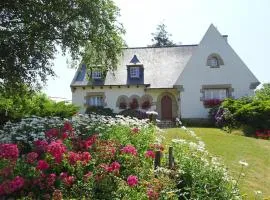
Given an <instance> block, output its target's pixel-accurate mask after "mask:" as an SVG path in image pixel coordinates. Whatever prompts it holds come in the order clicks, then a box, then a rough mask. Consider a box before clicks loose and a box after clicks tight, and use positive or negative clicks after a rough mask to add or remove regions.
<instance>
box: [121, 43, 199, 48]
mask: <svg viewBox="0 0 270 200" xmlns="http://www.w3.org/2000/svg"><path fill="white" fill-rule="evenodd" d="M195 46H198V44H183V45H172V46H162V47H153V46H147V47H124V48H123V49H152V48H154V49H157V48H160V49H163V48H173V47H195Z"/></svg>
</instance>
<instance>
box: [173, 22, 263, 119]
mask: <svg viewBox="0 0 270 200" xmlns="http://www.w3.org/2000/svg"><path fill="white" fill-rule="evenodd" d="M212 53H217V54H219V55H220V56H221V58H222V59H223V61H224V65H221V66H220V67H219V68H210V67H209V66H207V57H208V56H209V55H210V54H212ZM253 82H258V80H257V79H256V77H255V76H254V75H253V74H252V73H251V72H250V70H249V69H248V68H247V66H246V65H245V64H244V63H243V61H242V60H241V59H240V58H239V56H238V55H237V54H236V53H235V52H234V50H233V49H232V48H231V47H230V45H229V44H228V43H227V42H226V40H225V39H224V38H223V37H222V35H220V33H219V32H218V31H217V30H216V28H215V27H214V26H213V25H212V26H210V28H209V29H208V31H207V33H206V34H205V36H204V38H203V39H202V41H201V42H200V44H199V46H198V48H197V49H196V50H195V52H194V53H193V55H192V57H191V59H190V60H189V62H188V63H187V65H186V67H185V69H184V71H183V72H182V74H181V75H180V77H179V79H178V80H177V82H176V85H182V86H183V88H184V91H183V92H182V93H181V115H182V116H181V117H182V118H207V117H208V110H209V109H207V108H205V107H204V105H203V102H202V101H201V100H200V98H201V97H202V93H201V92H200V90H201V89H202V85H223V84H231V87H232V88H233V89H234V91H233V92H232V96H233V97H235V98H239V97H242V96H248V95H252V94H253V93H254V91H253V89H250V88H249V87H250V84H251V83H253Z"/></svg>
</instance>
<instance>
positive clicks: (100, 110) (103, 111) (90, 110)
mask: <svg viewBox="0 0 270 200" xmlns="http://www.w3.org/2000/svg"><path fill="white" fill-rule="evenodd" d="M94 113H96V114H99V115H106V116H115V114H114V113H113V110H112V109H111V108H104V107H103V106H89V107H87V108H86V111H85V114H94Z"/></svg>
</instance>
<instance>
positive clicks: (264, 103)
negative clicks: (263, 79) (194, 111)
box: [209, 84, 270, 135]
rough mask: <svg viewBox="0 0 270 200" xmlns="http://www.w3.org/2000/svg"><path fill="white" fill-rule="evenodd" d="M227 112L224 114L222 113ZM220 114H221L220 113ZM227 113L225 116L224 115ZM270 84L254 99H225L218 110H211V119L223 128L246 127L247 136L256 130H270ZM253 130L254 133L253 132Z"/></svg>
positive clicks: (265, 85)
mask: <svg viewBox="0 0 270 200" xmlns="http://www.w3.org/2000/svg"><path fill="white" fill-rule="evenodd" d="M222 110H223V111H226V112H222V113H221V111H222ZM218 112H219V113H218ZM224 113H225V114H224ZM269 116H270V84H264V86H263V88H262V89H259V90H257V91H256V93H255V96H254V97H242V98H240V99H225V100H224V101H223V102H222V104H221V106H219V107H218V108H216V107H215V108H213V109H210V111H209V117H210V119H212V120H214V121H215V123H216V124H217V125H219V126H222V127H231V128H232V127H245V130H248V131H247V132H246V134H247V135H250V134H251V132H253V134H255V130H268V129H270V117H269ZM251 130H252V131H251Z"/></svg>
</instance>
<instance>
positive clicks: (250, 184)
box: [164, 128, 270, 199]
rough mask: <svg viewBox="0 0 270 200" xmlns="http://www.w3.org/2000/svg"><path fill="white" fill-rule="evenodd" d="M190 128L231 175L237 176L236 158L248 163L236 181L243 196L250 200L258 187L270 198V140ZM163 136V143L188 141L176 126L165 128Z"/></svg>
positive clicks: (210, 129)
mask: <svg viewBox="0 0 270 200" xmlns="http://www.w3.org/2000/svg"><path fill="white" fill-rule="evenodd" d="M191 130H193V131H195V133H196V134H197V136H199V137H201V138H202V140H203V141H204V142H205V144H206V148H207V149H208V151H209V152H210V153H211V154H212V155H215V156H217V157H219V158H221V159H222V161H223V162H224V164H225V165H226V166H227V167H228V169H229V171H230V173H231V175H232V176H233V177H235V178H237V177H238V176H239V172H240V169H241V166H240V164H239V161H240V160H244V161H246V162H247V163H248V164H249V166H248V167H247V168H245V169H244V174H245V176H244V177H243V178H242V179H241V181H240V190H241V192H242V194H244V195H247V199H254V192H255V191H258V190H260V191H262V192H263V194H264V196H265V197H268V198H269V199H270V140H262V139H255V138H250V137H245V136H241V135H235V134H228V133H226V132H224V131H222V130H220V129H217V128H191ZM164 136H165V138H166V139H165V143H166V142H169V141H171V139H173V138H182V139H187V140H191V138H190V136H188V135H187V134H186V133H185V131H183V130H182V129H180V128H171V129H165V133H164ZM268 198H267V199H268Z"/></svg>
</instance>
